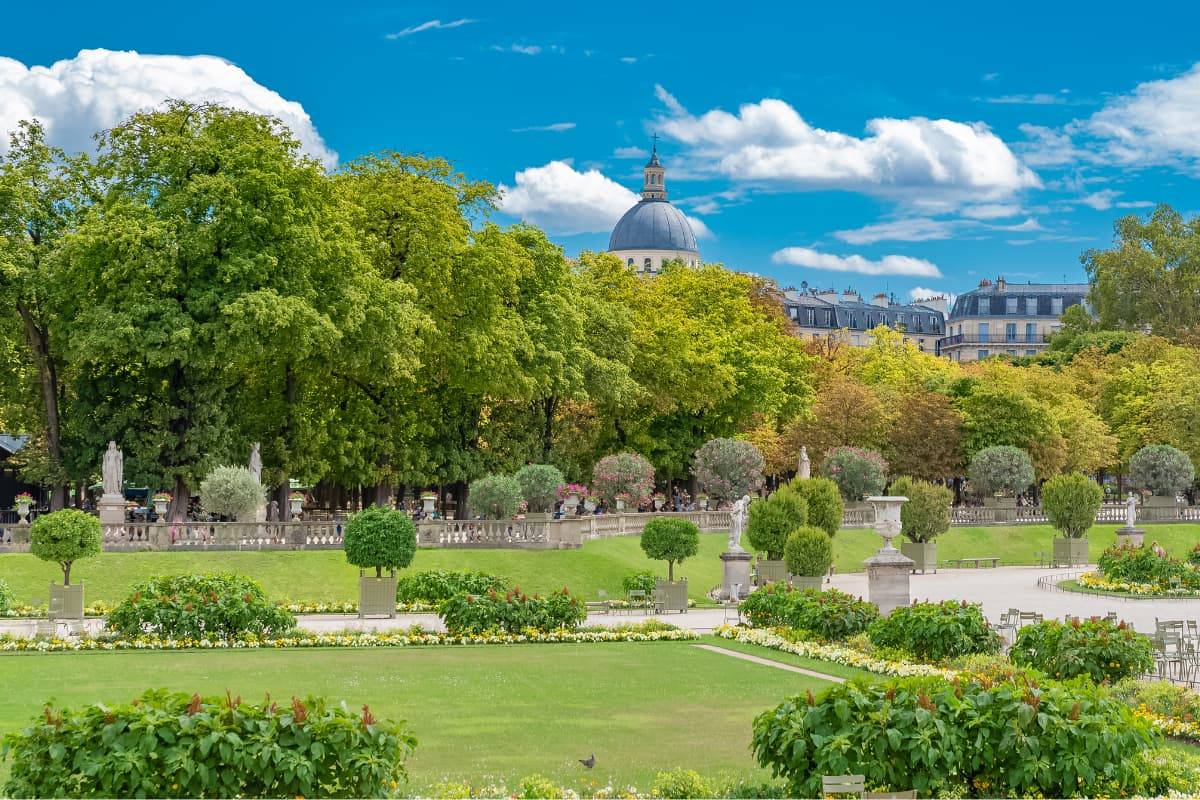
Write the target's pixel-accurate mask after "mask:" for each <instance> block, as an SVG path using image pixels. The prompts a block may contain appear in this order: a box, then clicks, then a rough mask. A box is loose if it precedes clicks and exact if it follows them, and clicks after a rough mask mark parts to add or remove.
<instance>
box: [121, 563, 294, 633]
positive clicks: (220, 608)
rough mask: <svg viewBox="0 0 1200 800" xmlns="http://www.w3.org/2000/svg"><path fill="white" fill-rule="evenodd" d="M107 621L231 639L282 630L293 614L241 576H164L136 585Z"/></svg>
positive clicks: (138, 629)
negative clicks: (272, 601)
mask: <svg viewBox="0 0 1200 800" xmlns="http://www.w3.org/2000/svg"><path fill="white" fill-rule="evenodd" d="M107 626H108V629H109V630H110V631H112V632H113V633H116V634H119V635H121V636H129V637H134V636H139V635H141V634H143V633H149V634H154V635H156V636H161V637H163V638H173V639H179V638H189V637H190V638H193V639H229V638H233V637H236V636H238V635H240V634H243V633H253V634H256V635H258V636H273V635H277V634H281V633H286V632H287V631H289V630H291V629H292V628H294V627H296V618H295V617H293V616H292V615H291V614H289V613H288V612H287V611H285V610H283V609H282V608H279V607H278V606H276V605H274V604H272V603H271V602H269V601H268V600H267V596H266V593H265V592H263V589H262V587H261V586H259V585H258V584H257V583H255V582H254V581H252V580H250V579H249V578H247V577H245V576H243V575H233V574H224V575H162V576H159V577H156V578H150V579H149V580H145V581H142V582H141V583H138V584H136V585H135V586H134V587H133V593H132V594H130V595H129V597H127V598H125V600H123V601H122V602H121V603H120V604H119V605H118V606H117V607H116V608H114V609H113V610H112V612H110V613H109V615H108V621H107Z"/></svg>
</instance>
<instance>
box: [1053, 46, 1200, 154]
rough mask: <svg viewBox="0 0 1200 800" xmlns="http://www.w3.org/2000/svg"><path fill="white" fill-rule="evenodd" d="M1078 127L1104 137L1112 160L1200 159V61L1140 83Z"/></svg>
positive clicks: (1099, 137)
mask: <svg viewBox="0 0 1200 800" xmlns="http://www.w3.org/2000/svg"><path fill="white" fill-rule="evenodd" d="M1076 127H1077V128H1078V129H1080V130H1082V131H1085V132H1086V133H1087V134H1089V135H1091V136H1094V137H1096V138H1098V139H1101V140H1103V143H1102V146H1101V149H1102V154H1103V156H1105V157H1106V159H1108V160H1113V161H1117V162H1120V163H1126V164H1166V163H1171V162H1174V161H1176V160H1178V159H1198V158H1200V63H1197V64H1195V65H1193V66H1192V68H1191V69H1190V70H1188V71H1187V72H1185V73H1183V74H1182V75H1178V76H1176V77H1174V78H1170V79H1167V80H1158V81H1147V82H1146V83H1142V84H1139V85H1138V86H1136V87H1135V88H1134V90H1133V91H1132V92H1131V93H1130V94H1127V95H1123V96H1118V97H1115V98H1113V99H1111V100H1109V101H1108V103H1106V104H1105V106H1104V108H1102V109H1100V110H1099V111H1097V112H1096V113H1095V114H1093V115H1092V116H1091V117H1090V118H1089V119H1087V120H1085V121H1082V122H1079V123H1076Z"/></svg>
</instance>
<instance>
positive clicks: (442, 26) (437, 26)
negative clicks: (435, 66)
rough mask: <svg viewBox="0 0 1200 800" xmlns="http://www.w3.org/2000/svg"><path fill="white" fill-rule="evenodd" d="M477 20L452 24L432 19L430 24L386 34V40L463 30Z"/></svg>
mask: <svg viewBox="0 0 1200 800" xmlns="http://www.w3.org/2000/svg"><path fill="white" fill-rule="evenodd" d="M475 21H476V20H473V19H466V18H463V19H455V20H451V21H450V22H442V21H441V20H440V19H431V20H429V21H428V22H422V23H421V24H420V25H413V26H412V27H410V28H405V29H404V30H402V31H396V32H395V33H388V34H385V35H384V37H383V38H385V39H403V38H404V37H405V36H412V35H413V34H414V33H423V32H425V31H441V30H447V29H449V28H461V27H462V26H463V25H470V24H471V23H472V22H475Z"/></svg>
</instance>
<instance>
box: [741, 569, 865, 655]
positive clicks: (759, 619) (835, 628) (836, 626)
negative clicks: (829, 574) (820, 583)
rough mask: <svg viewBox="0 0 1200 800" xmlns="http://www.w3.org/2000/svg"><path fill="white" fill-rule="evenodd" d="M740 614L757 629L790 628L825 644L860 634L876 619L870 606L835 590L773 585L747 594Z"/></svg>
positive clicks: (859, 599) (863, 601)
mask: <svg viewBox="0 0 1200 800" xmlns="http://www.w3.org/2000/svg"><path fill="white" fill-rule="evenodd" d="M741 612H742V614H744V615H745V616H746V618H747V619H748V620H750V624H751V625H754V626H755V627H757V628H793V629H798V630H803V631H805V632H807V633H809V634H811V635H813V636H817V637H820V638H821V639H824V640H826V641H837V640H841V639H847V638H849V637H851V636H854V635H855V634H858V633H862V632H863V631H865V630H866V629H867V628H868V627H869V626H870V624H871V623H872V622H874V621H875V620H876V619H877V618H878V617H879V611H878V609H876V608H875V606H874V604H872V603H868V602H866V601H865V600H862V599H861V598H857V597H854V596H853V595H849V594H846V593H845V592H840V591H838V590H837V589H827V590H825V591H823V592H819V591H817V590H815V589H805V590H803V591H801V590H798V589H793V588H792V587H791V586H788V585H786V584H777V583H773V584H771V585H770V586H764V587H763V588H761V589H759V590H758V591H756V592H751V593H750V596H749V597H747V598H746V599H745V600H743V601H742V604H741Z"/></svg>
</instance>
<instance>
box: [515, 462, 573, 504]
mask: <svg viewBox="0 0 1200 800" xmlns="http://www.w3.org/2000/svg"><path fill="white" fill-rule="evenodd" d="M513 478H515V479H516V481H517V483H518V484H519V485H520V486H521V496H522V497H524V498H525V504H526V506H528V507H529V510H530V511H531V512H533V513H535V514H545V513H546V512H548V511H553V510H554V501H555V500H557V499H558V487H560V486H562V485H563V484H564V483H566V479H565V478H563V474H562V472H561V471H560V470H559V468H558V467H556V466H553V465H552V464H528V465H526V466H524V467H521V468H520V469H519V470H517V474H516V475H513Z"/></svg>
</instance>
